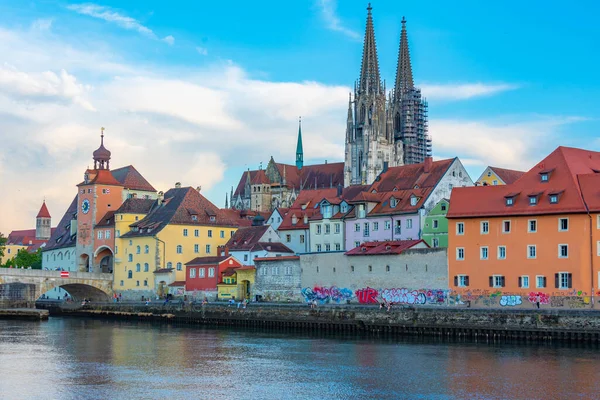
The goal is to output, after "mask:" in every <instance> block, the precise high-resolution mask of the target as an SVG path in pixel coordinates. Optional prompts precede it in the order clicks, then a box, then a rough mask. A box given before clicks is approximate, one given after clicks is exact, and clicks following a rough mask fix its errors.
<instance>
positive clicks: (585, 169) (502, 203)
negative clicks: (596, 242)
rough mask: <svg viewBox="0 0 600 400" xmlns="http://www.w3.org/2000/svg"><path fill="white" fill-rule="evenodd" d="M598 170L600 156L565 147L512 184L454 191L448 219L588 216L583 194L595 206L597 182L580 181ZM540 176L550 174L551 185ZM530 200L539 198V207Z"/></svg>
mask: <svg viewBox="0 0 600 400" xmlns="http://www.w3.org/2000/svg"><path fill="white" fill-rule="evenodd" d="M595 170H598V171H600V153H598V152H595V151H589V150H583V149H576V148H571V147H562V146H561V147H558V148H557V149H556V150H554V151H553V152H552V153H550V154H549V155H548V156H547V157H546V158H544V159H543V160H542V161H541V162H539V163H538V164H537V165H535V166H534V167H533V168H532V169H530V170H529V171H527V172H526V173H525V174H524V175H523V176H522V177H521V178H519V179H518V180H516V181H515V182H513V183H512V184H508V185H502V186H483V187H482V186H478V187H464V188H463V187H459V188H454V189H453V190H452V202H451V203H450V209H449V210H448V215H447V217H448V218H468V217H479V216H503V215H507V216H508V215H539V214H557V213H578V212H582V213H583V212H587V209H586V204H585V203H584V201H583V198H582V194H584V191H586V192H588V193H589V196H590V199H589V200H587V199H586V200H587V201H590V202H591V203H592V204H595V203H594V201H593V190H592V189H591V188H590V187H589V185H590V184H593V182H594V181H593V179H594V178H587V177H582V180H581V181H582V183H583V186H582V187H580V184H579V180H578V177H579V176H580V175H589V174H594V173H595ZM540 172H543V173H546V174H547V176H548V180H547V181H542V180H541V176H542V174H540ZM584 188H585V189H584ZM555 194H556V195H558V202H557V203H555V204H553V203H550V195H555ZM530 196H536V198H537V202H536V204H534V205H531V204H530V200H529V197H530ZM506 198H512V199H513V204H512V205H507V204H506Z"/></svg>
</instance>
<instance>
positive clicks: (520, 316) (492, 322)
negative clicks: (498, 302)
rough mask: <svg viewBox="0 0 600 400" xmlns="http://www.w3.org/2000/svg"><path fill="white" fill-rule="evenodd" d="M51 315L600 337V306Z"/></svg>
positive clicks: (123, 308)
mask: <svg viewBox="0 0 600 400" xmlns="http://www.w3.org/2000/svg"><path fill="white" fill-rule="evenodd" d="M48 309H49V311H50V314H51V315H57V316H73V317H86V318H101V319H120V320H136V321H148V322H157V323H174V324H190V325H211V326H248V327H265V328H281V329H290V328H291V329H302V330H323V331H328V332H336V331H338V332H367V333H388V334H395V335H419V336H444V337H457V338H463V337H464V338H472V339H488V340H490V339H524V340H530V339H531V340H549V341H555V340H556V341H570V342H579V341H586V342H595V343H598V342H600V311H592V310H585V311H578V310H504V309H502V310H484V309H447V308H439V307H431V308H426V307H419V308H416V307H399V308H395V309H392V310H390V311H387V310H385V309H379V307H374V306H359V305H325V306H319V307H317V308H314V309H313V308H310V307H308V306H306V305H296V304H289V305H288V304H251V305H249V306H248V307H247V308H245V309H244V308H238V307H237V305H233V306H228V305H226V304H208V305H194V306H190V305H185V306H184V305H178V304H170V305H166V306H161V305H159V304H150V305H148V306H146V305H143V304H106V305H95V306H89V305H88V306H85V307H74V306H71V307H70V308H68V307H67V308H61V307H58V306H55V307H48Z"/></svg>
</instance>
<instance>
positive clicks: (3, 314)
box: [0, 308, 50, 321]
mask: <svg viewBox="0 0 600 400" xmlns="http://www.w3.org/2000/svg"><path fill="white" fill-rule="evenodd" d="M49 314H50V313H49V312H48V310H36V309H35V308H0V319H22V320H31V321H46V320H47V319H48V316H49Z"/></svg>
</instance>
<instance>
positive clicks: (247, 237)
mask: <svg viewBox="0 0 600 400" xmlns="http://www.w3.org/2000/svg"><path fill="white" fill-rule="evenodd" d="M225 247H226V249H227V250H228V251H229V253H230V254H231V255H232V256H234V257H235V258H236V259H238V260H240V262H242V263H243V264H244V265H254V259H255V258H258V257H281V256H288V255H292V254H294V252H293V251H292V250H291V249H290V248H288V247H287V246H285V245H284V244H283V243H281V239H280V238H279V235H278V234H277V232H276V231H275V230H274V229H273V228H272V227H271V226H269V225H262V220H260V219H259V218H256V219H255V225H254V226H251V227H247V228H241V229H239V230H238V231H237V232H235V234H234V235H233V236H232V237H231V239H229V241H228V242H227V244H226V245H225Z"/></svg>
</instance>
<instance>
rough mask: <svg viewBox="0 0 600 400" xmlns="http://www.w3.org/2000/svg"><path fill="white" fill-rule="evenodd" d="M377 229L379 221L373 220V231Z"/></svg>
mask: <svg viewBox="0 0 600 400" xmlns="http://www.w3.org/2000/svg"><path fill="white" fill-rule="evenodd" d="M378 230H379V222H373V231H374V232H375V231H378Z"/></svg>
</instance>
